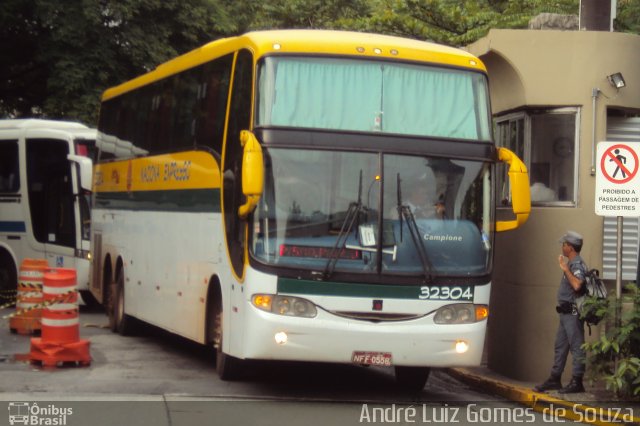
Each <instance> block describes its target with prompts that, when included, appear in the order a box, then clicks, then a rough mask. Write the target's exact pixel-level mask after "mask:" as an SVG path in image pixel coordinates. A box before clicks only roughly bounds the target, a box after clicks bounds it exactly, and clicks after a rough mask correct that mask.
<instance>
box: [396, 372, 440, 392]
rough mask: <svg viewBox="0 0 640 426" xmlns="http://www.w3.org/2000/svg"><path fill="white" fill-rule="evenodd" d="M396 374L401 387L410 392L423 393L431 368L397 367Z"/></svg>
mask: <svg viewBox="0 0 640 426" xmlns="http://www.w3.org/2000/svg"><path fill="white" fill-rule="evenodd" d="M395 373H396V382H398V384H399V385H400V386H402V387H403V388H405V389H407V390H409V391H413V392H421V391H422V389H424V386H425V385H426V384H427V379H428V378H429V373H431V369H430V368H429V367H403V366H396V367H395Z"/></svg>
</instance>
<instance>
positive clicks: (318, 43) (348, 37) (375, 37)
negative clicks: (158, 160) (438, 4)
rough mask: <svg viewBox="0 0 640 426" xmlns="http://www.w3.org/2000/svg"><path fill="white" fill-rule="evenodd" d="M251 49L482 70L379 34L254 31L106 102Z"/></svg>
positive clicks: (470, 61)
mask: <svg viewBox="0 0 640 426" xmlns="http://www.w3.org/2000/svg"><path fill="white" fill-rule="evenodd" d="M242 48H246V49H249V50H250V51H252V52H253V53H254V55H255V57H256V58H260V57H262V56H264V55H267V54H270V53H292V54H295V53H305V54H312V55H338V56H341V55H342V56H350V57H364V58H381V57H382V58H388V59H395V60H400V61H416V62H424V63H433V64H442V65H448V66H454V67H462V68H467V69H472V70H478V71H482V72H486V68H485V66H484V64H483V63H482V62H481V61H480V60H479V59H478V58H476V57H475V56H473V55H472V54H470V53H468V52H465V51H463V50H460V49H456V48H453V47H448V46H443V45H440V44H435V43H430V42H425V41H419V40H413V39H407V38H401V37H395V36H387V35H381V34H370V33H359V32H350V31H331V30H273V31H255V32H249V33H246V34H243V35H241V36H237V37H230V38H223V39H219V40H216V41H213V42H211V43H208V44H205V45H204V46H202V47H200V48H197V49H195V50H192V51H191V52H188V53H186V54H184V55H181V56H178V57H176V58H174V59H172V60H170V61H168V62H165V63H163V64H161V65H159V66H158V67H157V68H156V69H155V70H153V71H151V72H149V73H147V74H144V75H141V76H139V77H137V78H134V79H133V80H130V81H128V82H125V83H123V84H121V85H119V86H115V87H112V88H110V89H107V90H106V91H105V92H104V94H103V96H102V100H103V101H106V100H108V99H111V98H113V97H116V96H118V95H121V94H123V93H126V92H128V91H131V90H134V89H137V88H139V87H142V86H145V85H147V84H151V83H153V82H156V81H158V80H161V79H163V78H165V77H168V76H170V75H173V74H176V73H179V72H181V71H184V70H187V69H189V68H193V67H195V66H198V65H201V64H203V63H205V62H208V61H210V60H212V59H215V58H217V57H220V56H223V55H226V54H229V53H231V52H234V51H236V50H238V49H242Z"/></svg>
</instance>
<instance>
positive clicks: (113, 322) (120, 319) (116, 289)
mask: <svg viewBox="0 0 640 426" xmlns="http://www.w3.org/2000/svg"><path fill="white" fill-rule="evenodd" d="M110 298H111V300H110V303H109V305H110V306H109V326H110V327H111V331H113V332H114V333H118V334H120V335H121V336H128V335H130V334H132V332H133V318H131V317H130V316H129V315H127V314H125V312H124V306H125V300H124V273H123V271H120V272H118V278H117V279H116V282H115V286H112V291H111V292H110Z"/></svg>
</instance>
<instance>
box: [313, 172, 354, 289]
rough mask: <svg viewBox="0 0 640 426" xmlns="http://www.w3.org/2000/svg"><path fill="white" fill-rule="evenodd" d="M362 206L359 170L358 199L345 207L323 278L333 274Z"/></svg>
mask: <svg viewBox="0 0 640 426" xmlns="http://www.w3.org/2000/svg"><path fill="white" fill-rule="evenodd" d="M362 208H363V206H362V170H360V181H359V183H358V200H357V201H356V202H351V203H349V208H348V209H347V213H346V215H345V217H344V220H343V221H342V226H341V227H340V232H339V233H338V238H336V243H335V244H334V245H333V248H332V249H331V252H330V253H329V261H328V262H327V266H325V268H324V272H323V274H322V276H323V278H324V279H327V278H329V277H331V274H333V271H334V270H335V268H336V263H338V259H339V258H340V254H341V253H342V251H343V250H345V249H346V245H347V240H348V239H349V234H351V230H352V229H353V225H354V224H355V223H356V222H357V221H358V217H359V216H360V212H361V211H362Z"/></svg>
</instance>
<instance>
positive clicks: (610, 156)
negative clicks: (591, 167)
mask: <svg viewBox="0 0 640 426" xmlns="http://www.w3.org/2000/svg"><path fill="white" fill-rule="evenodd" d="M617 148H621V149H624V150H625V151H628V152H630V153H631V155H632V156H633V159H634V160H635V162H636V163H635V167H634V169H633V170H632V171H629V169H627V166H626V165H625V164H624V163H623V162H622V161H620V159H618V157H617V156H616V155H615V154H612V151H613V150H614V149H617ZM607 158H608V159H609V161H613V162H614V163H615V164H616V170H617V171H618V170H619V171H621V172H622V176H624V175H626V176H627V177H623V178H622V179H615V178H614V177H612V176H609V175H608V174H607V169H606V168H605V167H604V164H605V160H606V159H607ZM600 169H601V170H602V174H603V175H604V177H605V178H607V180H608V181H609V182H613V183H627V182H629V181H630V180H631V179H633V178H634V177H635V175H636V174H637V173H638V154H636V152H635V151H634V150H633V149H631V148H629V147H628V146H626V145H622V144H618V145H614V146H612V147H610V148H609V149H607V150H606V151H605V153H604V155H603V156H602V159H601V160H600ZM614 174H615V172H614Z"/></svg>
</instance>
